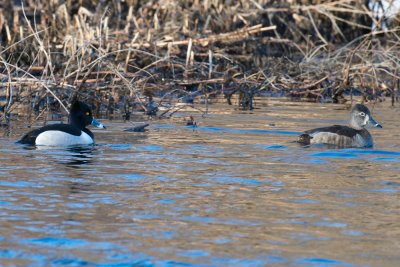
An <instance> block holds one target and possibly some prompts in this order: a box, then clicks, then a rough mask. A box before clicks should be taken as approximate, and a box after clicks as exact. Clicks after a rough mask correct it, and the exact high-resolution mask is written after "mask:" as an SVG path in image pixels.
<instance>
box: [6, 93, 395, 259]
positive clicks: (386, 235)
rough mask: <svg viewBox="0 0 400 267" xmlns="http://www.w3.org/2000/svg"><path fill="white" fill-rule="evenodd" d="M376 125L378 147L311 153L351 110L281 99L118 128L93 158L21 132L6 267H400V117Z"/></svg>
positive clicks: (388, 113)
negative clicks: (135, 128) (27, 142)
mask: <svg viewBox="0 0 400 267" xmlns="http://www.w3.org/2000/svg"><path fill="white" fill-rule="evenodd" d="M373 114H374V116H375V118H376V119H377V120H378V121H379V122H380V123H381V124H382V125H383V127H384V128H383V129H372V130H371V132H372V134H373V136H374V139H375V143H376V145H375V147H374V149H330V148H327V147H324V146H317V147H309V148H302V147H300V146H298V145H297V144H296V143H293V142H292V141H293V140H295V139H296V136H297V133H298V132H300V131H303V130H305V129H309V128H313V127H319V126H324V125H330V124H344V123H346V119H347V117H348V111H347V110H343V106H341V105H332V104H327V105H322V104H304V103H291V102H285V101H275V102H273V101H271V100H269V101H268V105H260V106H259V109H257V110H255V111H254V112H251V113H250V112H240V111H235V110H233V108H232V107H229V106H221V105H219V106H211V114H210V115H208V116H206V117H205V118H201V117H196V120H197V121H198V123H199V127H197V128H195V129H194V128H190V127H184V126H182V125H179V124H177V123H173V122H172V121H169V120H165V121H155V122H153V123H152V124H151V126H150V130H149V131H148V132H145V133H127V132H123V131H122V130H123V129H124V128H128V127H129V126H130V125H129V124H124V123H122V122H106V121H105V123H106V124H107V125H108V129H107V130H104V131H95V135H96V140H97V146H96V147H94V148H93V149H90V148H88V149H83V150H65V149H64V150H63V149H52V150H48V149H47V150H46V149H40V150H32V149H26V148H25V147H23V146H20V145H17V144H15V143H14V141H15V140H17V138H18V137H19V136H21V135H22V130H21V129H19V128H17V127H16V128H13V130H12V132H11V135H6V134H4V137H2V138H1V139H0V143H1V146H0V159H1V166H0V175H1V176H0V265H1V266H398V264H399V262H400V254H399V251H400V220H399V209H400V201H399V200H400V198H399V189H400V180H399V177H400V175H399V171H400V143H399V137H400V136H399V135H400V132H399V130H398V129H399V126H400V122H399V119H398V118H399V115H400V107H399V106H398V105H397V107H395V108H391V107H389V103H383V104H382V103H381V104H377V105H376V106H375V107H374V110H373ZM177 115H178V116H179V115H182V116H183V115H186V114H177ZM103 122H104V121H103ZM3 131H5V130H4V129H3ZM24 131H25V130H24Z"/></svg>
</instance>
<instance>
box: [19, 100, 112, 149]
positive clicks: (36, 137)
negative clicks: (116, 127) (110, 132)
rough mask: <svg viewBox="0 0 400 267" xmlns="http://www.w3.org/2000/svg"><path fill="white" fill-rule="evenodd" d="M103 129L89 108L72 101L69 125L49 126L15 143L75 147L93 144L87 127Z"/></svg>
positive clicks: (91, 135)
mask: <svg viewBox="0 0 400 267" xmlns="http://www.w3.org/2000/svg"><path fill="white" fill-rule="evenodd" d="M90 124H91V125H93V126H95V127H97V128H102V129H105V128H106V127H105V126H104V125H103V124H102V123H100V122H98V121H97V120H95V118H94V117H93V114H92V110H91V108H90V107H89V106H88V105H87V104H85V103H84V102H82V101H79V100H76V99H74V100H73V101H72V103H71V108H70V112H69V123H68V124H65V123H60V124H49V125H46V126H43V127H41V128H38V129H35V130H32V131H30V132H28V133H26V134H25V135H24V136H23V137H22V138H21V139H20V140H19V141H18V142H17V143H20V144H27V145H36V146H76V145H92V144H94V135H93V133H92V132H91V131H90V130H89V129H87V128H86V126H88V125H90Z"/></svg>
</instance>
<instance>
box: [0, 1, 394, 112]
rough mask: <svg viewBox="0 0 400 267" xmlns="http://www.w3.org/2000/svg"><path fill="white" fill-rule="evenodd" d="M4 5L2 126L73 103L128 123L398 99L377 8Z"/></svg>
mask: <svg viewBox="0 0 400 267" xmlns="http://www.w3.org/2000/svg"><path fill="white" fill-rule="evenodd" d="M3 2H4V3H3V4H0V30H1V33H2V34H1V38H2V39H1V40H0V41H1V43H0V92H1V93H0V96H2V101H0V105H1V106H2V108H3V110H4V113H5V114H9V113H21V114H31V113H34V114H36V116H35V117H37V115H40V114H42V112H43V110H45V111H49V110H51V111H53V110H57V109H60V108H61V109H65V110H66V109H67V107H66V106H67V103H69V100H70V99H71V98H72V97H73V96H74V95H75V94H78V95H79V96H80V97H81V98H83V99H85V100H86V101H88V102H90V103H92V104H93V105H94V106H96V110H97V112H100V111H104V112H107V114H108V115H110V114H112V113H115V112H116V113H118V114H124V115H125V116H129V113H130V112H131V111H132V110H135V109H142V110H144V111H145V113H146V114H149V115H154V114H156V111H157V108H158V107H159V106H163V105H164V106H165V105H167V104H168V105H169V106H170V107H171V110H173V108H176V106H174V104H175V103H176V102H179V101H189V102H190V101H191V100H192V99H193V98H203V99H204V98H205V99H206V100H209V99H212V97H213V96H215V95H217V94H224V95H225V96H226V98H227V100H228V101H230V100H231V96H232V95H233V94H235V93H238V94H239V96H240V97H239V105H240V107H241V108H245V109H246V108H252V102H253V96H254V95H258V94H267V95H268V94H278V95H285V96H291V97H296V98H309V99H313V100H320V101H334V102H342V101H344V100H345V99H344V97H343V92H346V91H349V90H350V91H352V92H356V91H357V92H359V93H361V94H362V95H363V96H364V98H365V100H368V99H379V97H380V96H382V95H384V94H388V95H392V96H393V99H395V93H396V90H397V91H398V86H399V85H398V84H399V82H398V81H399V74H398V69H399V62H400V61H399V51H400V50H399V44H400V40H399V36H398V30H399V28H398V25H399V22H398V20H397V17H392V18H390V20H389V18H388V16H387V15H382V16H380V18H378V17H377V16H376V13H377V11H378V10H383V9H382V5H383V3H384V1H383V0H382V1H372V0H371V1H350V0H337V1H323V0H308V1H300V0H298V1H295V0H292V1H267V0H250V1H238V0H237V1H222V0H207V1H198V0H194V1H172V0H153V1H140V0H136V1H135V0H132V1H126V2H123V3H122V2H121V1H98V0H86V1H72V0H69V1H61V0H52V1H44V0H43V1H42V0H37V1H26V2H24V3H25V4H24V5H23V6H16V5H14V4H13V3H14V2H13V1H11V0H7V1H3ZM64 2H65V3H64ZM386 2H387V3H388V4H390V1H386ZM374 6H375V7H374ZM10 10H12V12H10ZM206 102H207V101H206ZM207 103H208V102H207ZM33 111H34V112H33ZM162 114H168V113H167V112H162ZM169 114H173V111H172V112H170V113H169ZM159 115H160V113H159Z"/></svg>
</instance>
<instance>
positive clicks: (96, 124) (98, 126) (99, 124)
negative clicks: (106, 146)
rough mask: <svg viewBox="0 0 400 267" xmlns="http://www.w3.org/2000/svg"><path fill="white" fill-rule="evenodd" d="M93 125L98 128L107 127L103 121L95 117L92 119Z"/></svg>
mask: <svg viewBox="0 0 400 267" xmlns="http://www.w3.org/2000/svg"><path fill="white" fill-rule="evenodd" d="M92 125H93V126H94V127H97V128H101V129H106V126H104V125H103V124H102V123H101V122H98V121H96V120H95V119H94V118H93V120H92Z"/></svg>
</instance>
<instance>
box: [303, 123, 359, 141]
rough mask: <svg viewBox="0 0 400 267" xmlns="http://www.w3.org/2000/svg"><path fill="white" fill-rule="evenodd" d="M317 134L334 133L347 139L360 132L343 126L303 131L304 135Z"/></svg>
mask: <svg viewBox="0 0 400 267" xmlns="http://www.w3.org/2000/svg"><path fill="white" fill-rule="evenodd" d="M318 132H324V133H334V134H338V135H343V136H347V137H350V138H351V137H354V136H355V135H356V134H358V133H359V132H360V130H356V129H353V128H351V127H348V126H343V125H333V126H328V127H321V128H315V129H312V130H308V131H305V132H304V133H306V134H314V133H318Z"/></svg>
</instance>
